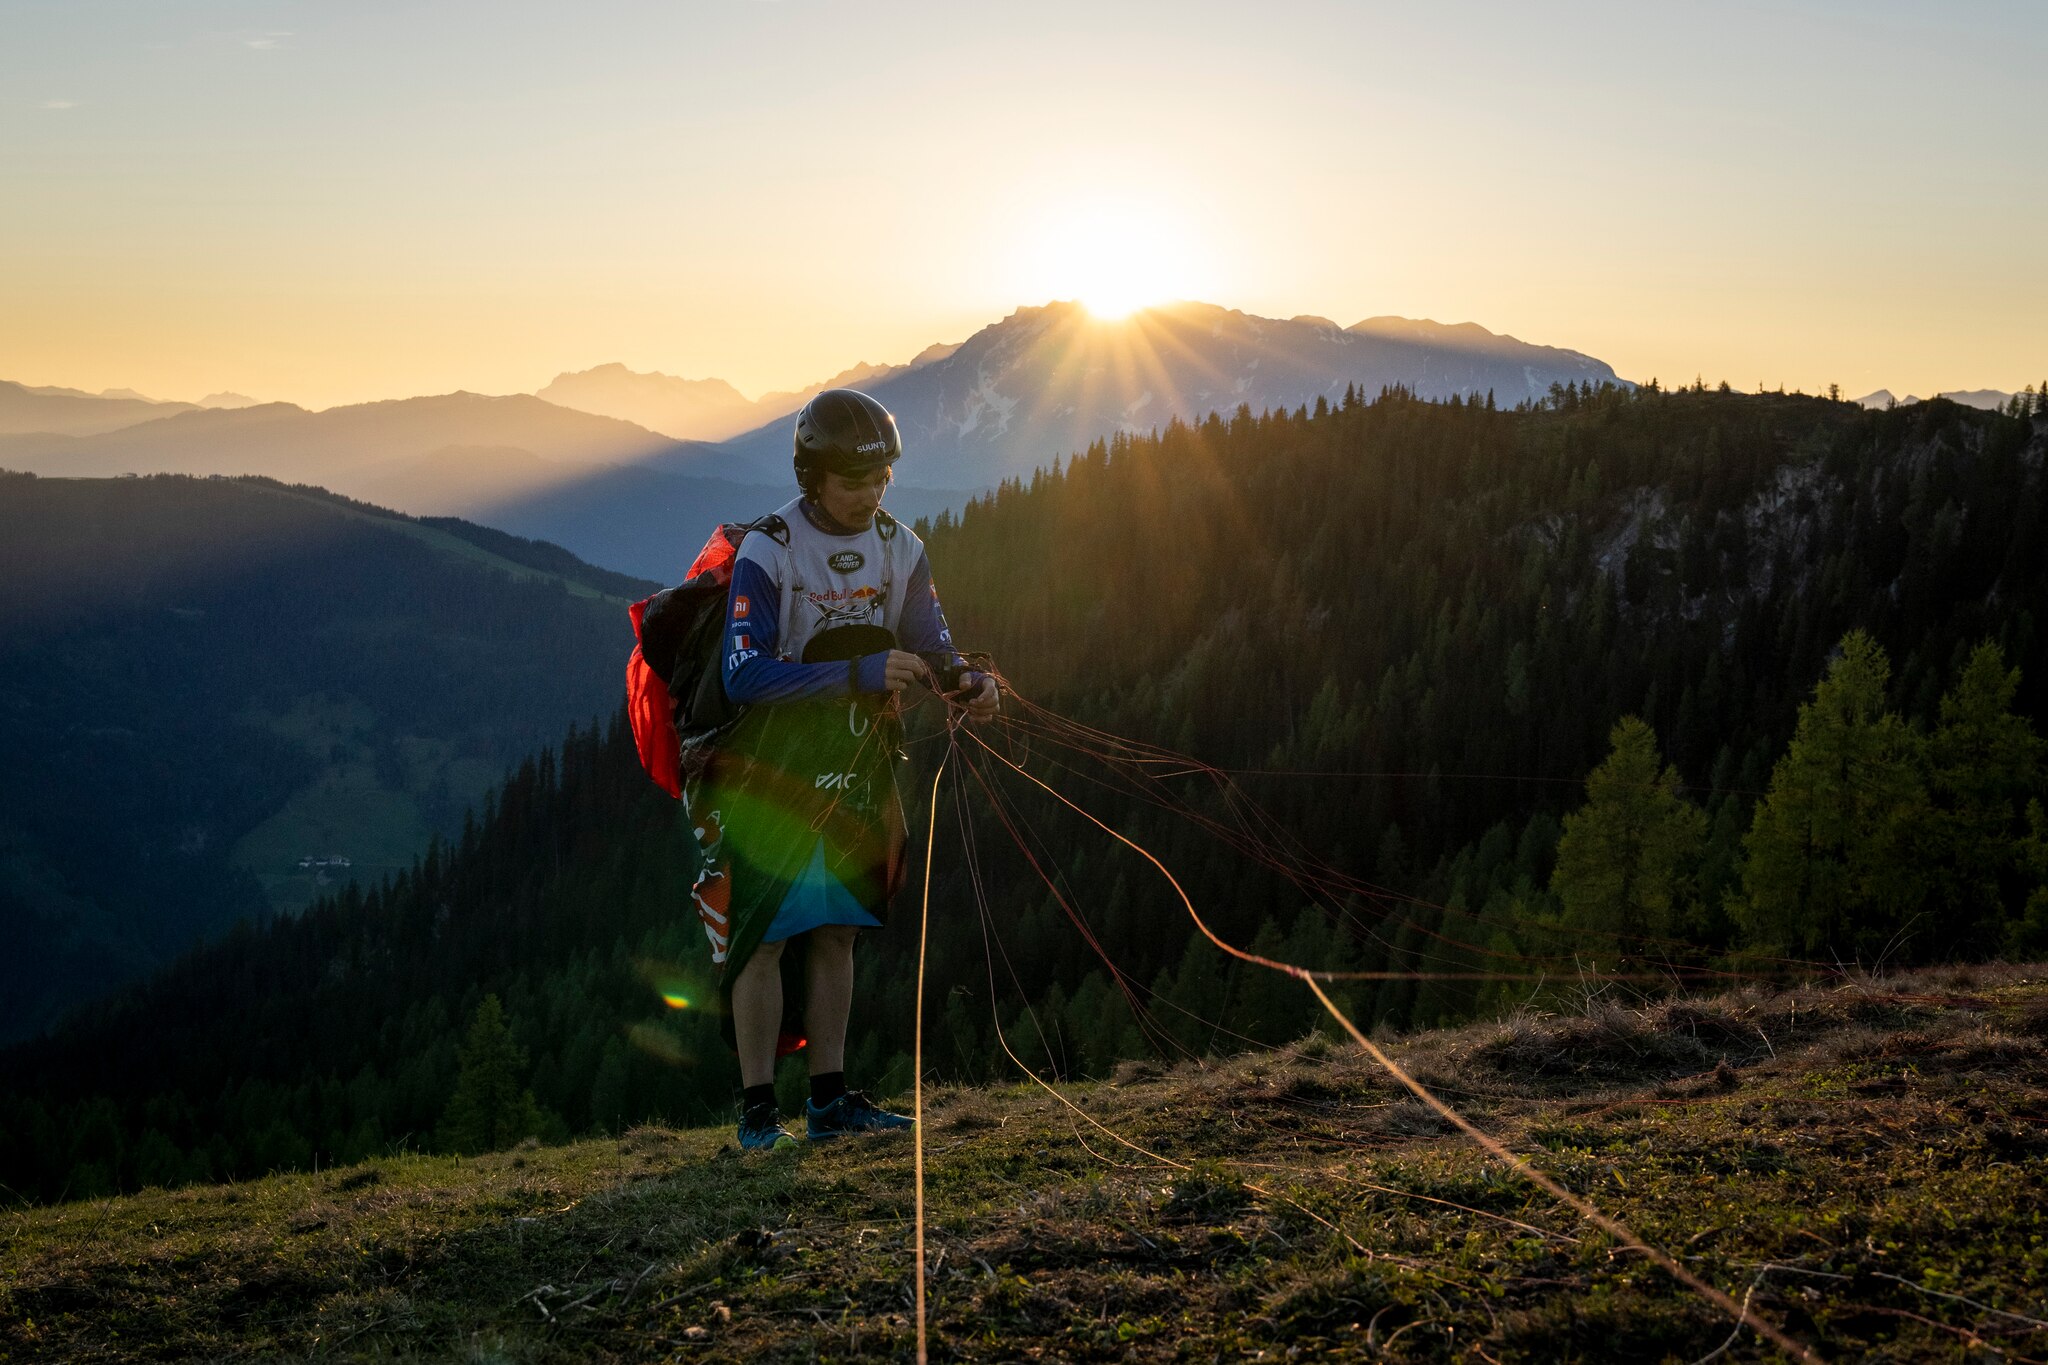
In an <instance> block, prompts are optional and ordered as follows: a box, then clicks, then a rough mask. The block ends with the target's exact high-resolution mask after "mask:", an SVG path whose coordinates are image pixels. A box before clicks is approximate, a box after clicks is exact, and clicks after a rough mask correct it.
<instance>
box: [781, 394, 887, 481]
mask: <svg viewBox="0 0 2048 1365" xmlns="http://www.w3.org/2000/svg"><path fill="white" fill-rule="evenodd" d="M902 454H903V438H902V437H901V436H899V435H897V434H896V419H895V418H894V417H891V416H890V415H889V410H888V409H887V408H885V407H883V406H882V405H881V404H880V403H877V402H876V401H875V400H874V399H872V398H870V397H868V396H867V395H866V394H864V393H858V392H856V391H854V390H853V389H826V390H825V391H824V392H823V393H821V394H818V395H816V396H815V397H813V398H812V399H811V401H810V402H808V403H806V404H804V405H803V407H802V408H800V409H799V410H798V411H797V414H796V481H797V486H798V487H800V488H802V489H803V490H804V492H806V493H812V492H815V491H816V488H815V485H816V483H817V480H818V476H819V475H820V474H823V473H826V472H830V473H833V474H850V475H858V474H871V473H873V472H874V471H875V470H877V469H883V468H886V467H887V466H889V465H892V464H895V463H896V460H897V458H898V457H899V456H901V455H902Z"/></svg>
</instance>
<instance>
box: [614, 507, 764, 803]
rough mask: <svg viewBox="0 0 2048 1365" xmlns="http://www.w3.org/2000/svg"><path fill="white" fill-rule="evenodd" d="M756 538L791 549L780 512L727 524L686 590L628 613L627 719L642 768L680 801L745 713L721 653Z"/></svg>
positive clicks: (707, 546)
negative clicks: (747, 546)
mask: <svg viewBox="0 0 2048 1365" xmlns="http://www.w3.org/2000/svg"><path fill="white" fill-rule="evenodd" d="M749 531H760V532H762V533H764V534H765V535H768V536H770V537H772V538H773V539H774V540H775V542H776V543H777V544H778V545H782V546H785V547H786V546H788V544H789V526H788V524H787V523H786V522H784V521H783V519H782V518H781V517H779V516H776V515H775V514H774V513H770V514H769V515H767V516H765V517H762V518H761V519H760V520H758V521H746V522H727V523H725V524H724V525H722V526H720V527H719V528H718V529H717V530H715V531H713V532H712V533H711V538H710V539H709V540H707V541H705V542H704V548H703V549H702V550H699V551H698V552H697V558H696V559H694V560H692V561H691V563H690V571H689V572H688V573H687V574H685V575H684V577H683V581H682V582H681V583H680V584H678V585H677V586H675V587H673V588H664V589H663V590H662V591H660V592H658V593H655V594H654V595H653V596H651V597H646V598H642V599H641V600H640V601H638V602H635V603H634V604H633V605H632V607H631V608H630V609H629V611H630V614H631V616H632V618H633V638H634V640H635V641H636V643H635V644H634V646H633V653H632V656H631V657H630V658H629V659H627V661H626V716H627V718H628V719H629V720H630V721H631V722H632V725H633V743H634V745H635V746H636V747H637V748H638V749H639V751H640V766H641V767H643V768H645V769H647V775H648V776H649V777H650V778H652V779H654V784H655V785H656V786H658V787H660V788H661V789H662V790H663V791H665V792H667V793H668V794H669V795H670V796H672V797H675V798H677V799H678V800H680V799H681V798H682V794H683V783H684V782H685V781H686V780H687V779H689V778H693V777H696V776H697V775H699V774H701V773H702V772H703V771H704V767H705V765H706V764H707V763H708V762H709V761H710V758H711V754H712V752H713V751H714V750H715V749H716V748H717V746H718V741H719V740H720V739H722V738H723V737H724V736H726V735H727V734H729V733H731V731H732V728H733V727H734V726H735V725H737V724H739V721H740V717H741V716H743V715H745V714H746V708H745V707H744V706H737V705H735V704H734V703H733V702H732V700H731V699H730V698H728V697H727V696H726V695H725V678H724V675H723V673H722V672H721V671H720V669H719V662H718V649H719V639H720V637H721V635H722V634H723V633H724V630H725V605H726V604H725V599H726V591H727V589H728V588H730V587H731V585H732V570H733V561H734V559H735V558H736V557H737V556H738V554H739V548H740V542H741V541H742V540H744V539H745V538H746V535H747V532H749Z"/></svg>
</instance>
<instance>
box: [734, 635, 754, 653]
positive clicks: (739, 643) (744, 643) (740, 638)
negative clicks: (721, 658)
mask: <svg viewBox="0 0 2048 1365" xmlns="http://www.w3.org/2000/svg"><path fill="white" fill-rule="evenodd" d="M732 647H733V648H734V649H736V650H739V649H752V648H753V647H754V638H753V636H751V635H748V634H745V633H744V632H741V633H737V634H735V635H734V636H733V637H732Z"/></svg>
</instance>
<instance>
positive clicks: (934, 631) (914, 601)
mask: <svg viewBox="0 0 2048 1365" xmlns="http://www.w3.org/2000/svg"><path fill="white" fill-rule="evenodd" d="M898 624H899V625H900V626H901V627H902V629H901V630H900V631H899V632H898V633H899V634H900V636H901V637H902V641H903V647H904V648H905V649H907V650H909V651H911V652H912V653H913V654H916V655H917V656H918V657H920V658H922V659H923V660H924V661H925V663H927V664H929V665H930V666H931V667H932V669H933V670H934V671H939V670H952V669H957V668H959V667H961V665H962V664H963V663H964V662H965V660H963V659H962V658H961V657H960V651H959V650H958V649H956V648H954V647H953V632H952V629H951V628H950V627H948V626H947V625H946V609H945V608H944V607H943V606H941V605H940V604H939V590H938V587H937V585H935V584H934V583H933V582H932V566H931V561H930V560H928V559H926V558H925V557H924V555H923V553H922V552H920V553H919V555H918V557H917V567H916V568H914V569H912V570H911V571H910V585H909V591H908V593H907V594H906V595H905V597H904V599H903V615H902V617H901V619H900V620H899V621H898ZM959 688H960V690H959V691H958V692H956V693H952V694H949V695H951V696H952V698H953V699H954V700H955V701H959V702H962V703H964V704H965V705H967V707H968V708H969V709H970V710H971V711H973V712H974V713H975V715H977V716H980V717H984V718H985V717H987V716H989V715H993V714H994V712H995V706H996V683H995V679H994V678H992V677H990V676H989V675H988V674H986V673H977V672H975V671H973V670H972V669H969V670H968V671H966V672H964V673H961V674H960V684H959Z"/></svg>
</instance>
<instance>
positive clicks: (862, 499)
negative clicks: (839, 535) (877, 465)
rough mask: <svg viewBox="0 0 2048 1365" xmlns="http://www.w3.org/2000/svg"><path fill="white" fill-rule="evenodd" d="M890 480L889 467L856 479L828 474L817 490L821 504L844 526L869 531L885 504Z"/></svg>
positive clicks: (854, 476)
mask: <svg viewBox="0 0 2048 1365" xmlns="http://www.w3.org/2000/svg"><path fill="white" fill-rule="evenodd" d="M889 479H890V472H889V470H888V469H887V468H883V469H878V470H876V471H875V472H874V473H872V474H861V475H857V476H856V475H847V474H832V473H827V474H826V475H825V478H824V481H823V483H822V484H820V485H819V488H818V505H819V506H820V507H822V508H824V509H825V515H826V516H828V517H830V518H832V520H834V521H836V522H838V523H839V524H840V525H841V526H851V527H854V528H856V529H858V530H866V529H867V527H868V525H869V524H870V523H871V522H873V521H874V519H875V509H876V508H877V507H880V506H881V505H882V490H883V489H885V488H887V487H888V486H889Z"/></svg>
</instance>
